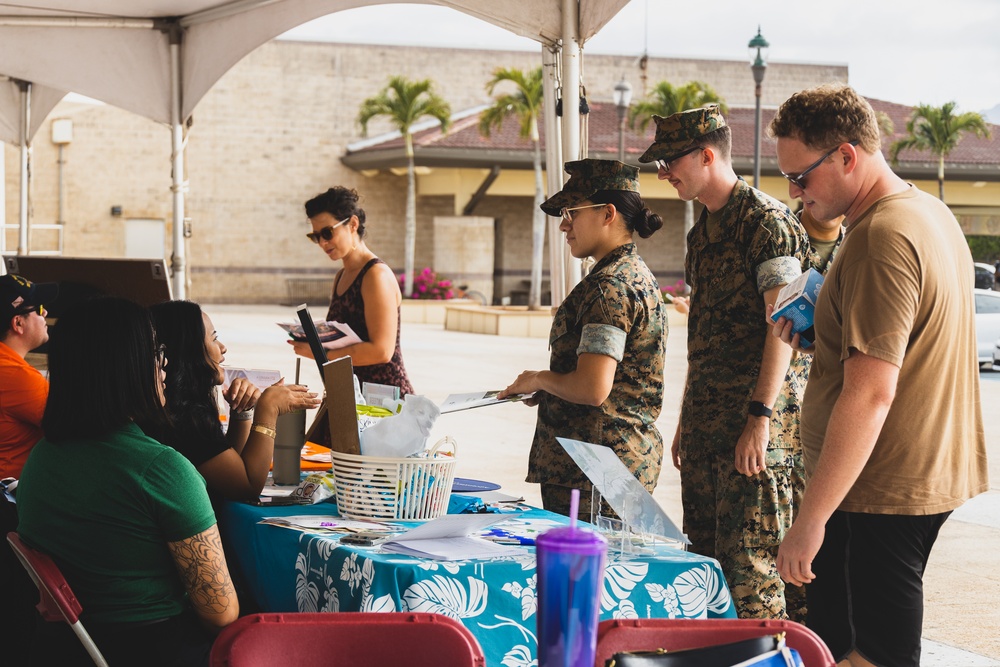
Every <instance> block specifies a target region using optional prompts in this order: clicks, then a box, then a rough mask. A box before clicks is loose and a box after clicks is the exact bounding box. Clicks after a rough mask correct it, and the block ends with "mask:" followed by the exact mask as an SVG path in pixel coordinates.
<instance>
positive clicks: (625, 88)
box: [614, 74, 632, 162]
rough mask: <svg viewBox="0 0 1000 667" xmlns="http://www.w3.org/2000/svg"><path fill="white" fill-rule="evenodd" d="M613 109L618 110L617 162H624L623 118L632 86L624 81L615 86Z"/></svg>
mask: <svg viewBox="0 0 1000 667" xmlns="http://www.w3.org/2000/svg"><path fill="white" fill-rule="evenodd" d="M614 99H615V107H616V108H617V109H618V161H619V162H624V161H625V116H626V115H627V114H628V108H629V105H630V104H632V86H630V85H629V82H628V81H626V80H625V75H624V74H623V75H622V80H621V81H619V82H618V83H617V84H615V96H614Z"/></svg>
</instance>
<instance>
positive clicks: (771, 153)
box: [348, 98, 1000, 173]
mask: <svg viewBox="0 0 1000 667" xmlns="http://www.w3.org/2000/svg"><path fill="white" fill-rule="evenodd" d="M868 101H869V102H870V103H871V105H872V107H873V108H874V109H875V110H876V111H882V112H885V113H886V114H887V115H888V116H889V118H890V119H892V122H893V124H894V126H895V134H894V135H893V137H887V138H885V139H884V140H883V152H884V153H888V146H889V144H890V143H891V142H892V141H893V140H895V139H899V138H901V137H903V136H904V135H905V133H906V122H907V120H908V119H909V117H910V113H911V112H912V107H908V106H905V105H902V104H894V103H892V102H885V101H882V100H876V99H871V98H869V100H868ZM774 113H775V109H773V108H770V109H768V108H765V109H762V110H761V127H762V137H761V161H762V164H765V165H768V166H769V167H770V169H769V170H770V171H771V172H772V173H776V172H775V171H774V170H775V167H774V163H775V159H776V155H775V142H774V140H772V139H770V138H768V137H767V124H768V123H769V122H770V121H771V118H772V117H773V116H774ZM727 120H728V121H729V124H730V125H731V126H732V128H733V151H732V155H733V160H734V162H745V161H747V160H751V161H752V160H753V155H754V146H753V139H754V109H753V108H752V107H730V109H729V113H728V114H727ZM587 122H588V132H589V137H590V140H589V143H588V147H589V150H588V153H589V155H591V156H592V157H598V156H602V157H606V156H616V155H617V153H618V127H619V124H618V113H617V109H616V107H615V105H614V104H612V103H610V102H590V113H589V114H588V115H587ZM990 128H991V132H992V134H993V136H994V137H996V138H997V139H1000V126H997V125H991V126H990ZM539 129H540V133H541V140H542V147H543V149H544V146H545V130H544V127H540V128H539ZM654 129H655V125H654V124H653V123H652V122H650V123H649V125H648V126H647V127H646V131H645V132H642V131H641V130H639V129H638V126H637V127H636V129H634V130H633V129H631V128H629V127H628V126H627V125H626V128H625V153H626V156H627V161H629V162H633V163H634V162H635V160H636V159H637V158H638V157H639V155H641V154H642V153H643V151H645V150H646V148H647V147H648V146H649V144H650V143H652V140H653V134H654ZM413 144H414V150H415V152H416V155H417V163H418V164H419V163H420V162H421V159H420V158H421V154H422V153H423V154H424V155H427V154H428V153H429V152H437V151H449V152H456V157H457V154H460V153H463V152H465V151H476V152H481V151H487V150H488V151H494V152H495V151H501V152H506V153H514V154H523V159H524V160H525V164H526V165H527V163H529V162H530V160H531V153H530V151H531V149H532V146H531V141H530V140H529V139H527V138H522V137H521V136H520V124H519V123H518V122H517V119H516V118H508V119H507V120H505V121H504V123H503V125H502V126H501V127H500V128H499V129H496V128H494V130H493V131H492V134H491V136H490V137H489V138H486V137H483V136H482V135H481V134H480V133H479V114H472V115H469V116H467V117H464V118H461V119H459V120H457V121H455V122H454V123H453V124H452V126H451V128H450V130H449V132H448V134H445V135H443V134H442V133H441V128H440V126H435V127H432V128H429V129H424V130H421V131H420V132H417V133H415V134H414V135H413ZM402 146H403V139H402V138H401V137H394V138H389V139H387V140H386V141H384V142H376V143H371V144H369V145H367V146H365V147H364V148H360V149H357V150H354V151H350V150H349V156H350V155H357V156H360V155H362V154H366V153H367V154H369V155H368V156H367V157H370V158H374V157H375V156H374V155H371V153H373V152H377V151H392V152H397V151H398V150H400V149H402ZM393 149H395V150H393ZM470 157H471V155H470ZM348 161H349V160H348ZM900 162H901V163H902V167H903V168H905V167H906V166H907V164H912V165H913V166H914V167H916V166H923V165H924V164H925V163H934V164H936V160H935V159H934V157H933V156H932V155H931V154H930V153H925V152H917V151H904V152H903V153H901V154H900ZM947 163H948V164H949V165H955V166H956V167H959V166H970V167H971V166H973V165H989V166H993V167H1000V140H988V139H979V138H978V137H975V136H971V135H966V136H965V137H963V139H962V140H961V141H960V142H959V144H958V146H957V147H956V148H955V150H953V151H952V152H951V153H950V154H949V156H948V159H947Z"/></svg>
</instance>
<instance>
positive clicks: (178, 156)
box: [169, 30, 187, 299]
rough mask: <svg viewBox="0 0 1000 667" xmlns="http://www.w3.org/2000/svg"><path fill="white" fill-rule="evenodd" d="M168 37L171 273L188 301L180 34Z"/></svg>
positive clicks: (181, 296)
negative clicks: (171, 217) (172, 204)
mask: <svg viewBox="0 0 1000 667" xmlns="http://www.w3.org/2000/svg"><path fill="white" fill-rule="evenodd" d="M169 35H170V137H171V151H170V162H171V167H172V169H171V176H172V182H171V184H170V191H171V192H172V193H173V200H174V229H173V245H174V247H173V253H172V254H171V256H170V269H171V273H172V275H173V298H174V299H186V298H187V266H186V255H187V253H186V252H185V250H186V248H185V245H186V243H185V238H184V236H185V235H184V123H183V120H182V119H181V45H180V30H171V31H170V32H169Z"/></svg>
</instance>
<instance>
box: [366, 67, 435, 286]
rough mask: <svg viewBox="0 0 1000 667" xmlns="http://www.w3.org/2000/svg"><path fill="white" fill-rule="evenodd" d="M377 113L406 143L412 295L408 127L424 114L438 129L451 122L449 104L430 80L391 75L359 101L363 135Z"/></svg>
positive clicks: (413, 222)
mask: <svg viewBox="0 0 1000 667" xmlns="http://www.w3.org/2000/svg"><path fill="white" fill-rule="evenodd" d="M377 116H386V117H387V118H388V119H389V121H390V122H391V123H392V124H393V125H395V126H396V129H397V130H399V132H400V134H402V135H403V141H404V142H405V144H406V237H405V240H404V250H405V255H406V257H405V269H404V270H405V275H406V277H405V282H404V291H403V293H404V294H405V295H406V296H408V297H409V296H412V295H413V254H414V247H415V246H416V240H417V184H416V175H415V170H414V165H413V137H412V135H411V134H410V128H412V127H413V124H414V123H416V122H417V121H418V120H420V119H421V118H423V117H425V116H430V117H432V118H436V119H437V120H438V121H439V122H440V123H441V130H442V131H443V132H447V131H448V127H449V126H450V125H451V107H450V106H449V105H448V103H447V102H445V101H444V99H443V98H441V97H439V96H438V95H437V94H436V93H435V92H434V89H433V84H432V83H431V80H430V79H423V80H421V81H410V80H409V79H407V78H406V77H404V76H394V77H392V78H391V79H389V83H388V84H387V85H386V87H385V88H383V89H382V90H381V91H380V92H379V94H378V95H376V96H375V97H369V98H368V99H366V100H365V101H364V102H362V103H361V109H360V111H358V123H359V124H360V125H361V134H362V136H367V135H368V122H369V121H370V120H371V119H372V118H375V117H377Z"/></svg>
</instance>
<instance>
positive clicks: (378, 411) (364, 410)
mask: <svg viewBox="0 0 1000 667" xmlns="http://www.w3.org/2000/svg"><path fill="white" fill-rule="evenodd" d="M355 407H356V408H357V410H358V415H359V416H360V415H368V416H369V417H391V416H392V415H393V414H394V413H393V412H392V411H391V410H387V409H385V408H380V407H378V406H377V405H360V404H359V405H356V406H355Z"/></svg>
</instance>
